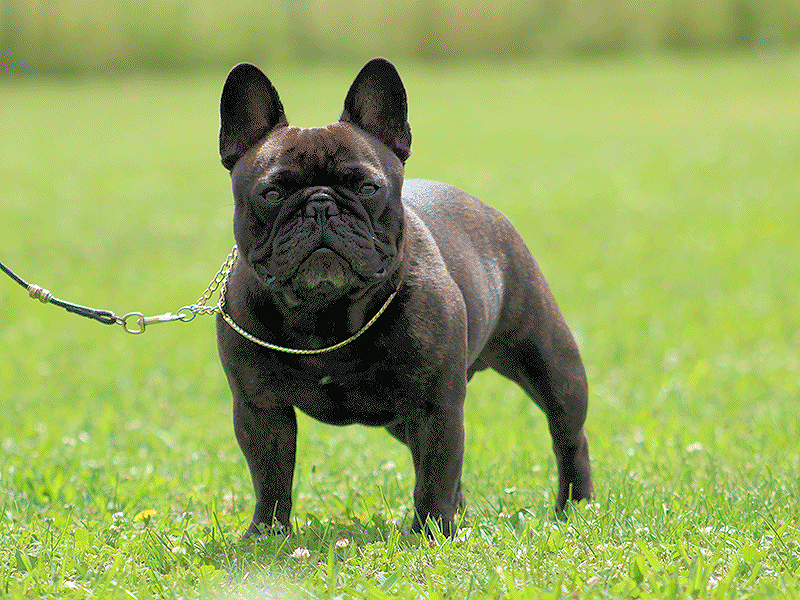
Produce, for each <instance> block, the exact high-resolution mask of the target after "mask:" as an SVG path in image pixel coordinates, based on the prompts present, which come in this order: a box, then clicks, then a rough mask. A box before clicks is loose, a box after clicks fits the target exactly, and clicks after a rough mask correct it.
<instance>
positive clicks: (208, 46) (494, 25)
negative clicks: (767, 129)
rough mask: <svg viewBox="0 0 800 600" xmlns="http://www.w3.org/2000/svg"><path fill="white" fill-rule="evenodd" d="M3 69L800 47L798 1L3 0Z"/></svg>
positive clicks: (137, 67)
mask: <svg viewBox="0 0 800 600" xmlns="http://www.w3.org/2000/svg"><path fill="white" fill-rule="evenodd" d="M2 1H3V4H2V5H0V72H2V73H3V74H5V75H12V76H13V75H26V74H36V73H64V74H80V73H86V72H104V71H116V72H131V71H134V72H135V71H176V70H186V69H203V68H208V67H219V66H223V65H224V66H229V65H231V64H233V63H235V62H237V61H240V60H250V61H259V62H262V63H267V62H277V61H309V60H314V61H316V60H336V59H348V58H364V57H367V56H372V55H384V56H388V57H398V56H408V57H416V58H419V59H423V60H440V59H449V58H473V57H503V56H511V57H521V56H536V55H597V54H610V53H623V52H637V51H655V50H662V49H670V50H680V51H687V52H697V51H704V50H720V49H753V50H756V51H766V52H774V51H781V50H783V49H786V48H790V47H796V46H798V45H800V0H639V1H638V2H634V1H631V0H462V1H458V0H349V1H345V0H294V1H292V0H274V1H273V2H271V3H270V2H266V3H265V2H257V1H256V0H237V1H235V2H230V1H227V2H225V1H220V0H140V1H139V2H131V1H130V0H108V1H106V2H99V1H97V0H2Z"/></svg>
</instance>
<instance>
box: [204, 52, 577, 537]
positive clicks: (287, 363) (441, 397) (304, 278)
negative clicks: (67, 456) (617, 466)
mask: <svg viewBox="0 0 800 600" xmlns="http://www.w3.org/2000/svg"><path fill="white" fill-rule="evenodd" d="M406 119H407V106H406V92H405V89H404V87H403V83H402V82H401V81H400V77H399V75H398V74H397V71H396V70H395V68H394V67H393V66H392V65H391V64H390V63H389V62H387V61H385V60H382V59H375V60H372V61H370V62H369V63H367V65H366V66H365V67H364V68H363V69H362V70H361V72H360V73H359V74H358V76H357V77H356V79H355V81H354V82H353V84H352V86H351V87H350V91H349V92H348V93H347V96H346V98H345V101H344V111H343V112H342V116H341V118H340V119H339V121H338V122H336V123H333V124H332V125H328V126H326V127H320V128H314V129H301V128H298V127H290V126H289V125H288V122H287V119H286V116H285V114H284V109H283V105H282V104H281V101H280V99H279V97H278V94H277V92H276V91H275V88H274V87H273V86H272V84H271V83H270V81H269V79H267V77H266V76H265V75H264V74H263V73H262V72H261V71H260V70H258V69H257V68H256V67H254V66H252V65H248V64H241V65H239V66H237V67H236V68H234V69H233V71H231V73H230V75H229V76H228V79H227V81H226V82H225V87H224V89H223V92H222V101H221V128H220V136H219V138H220V139H219V145H220V155H221V157H222V163H223V164H224V165H225V167H226V168H228V169H229V170H230V172H231V178H232V182H233V195H234V199H235V209H234V217H233V228H234V237H235V239H236V244H237V246H238V257H237V259H236V261H235V263H234V265H233V267H232V270H231V273H230V276H229V279H228V281H227V284H226V286H225V298H224V310H225V313H226V314H225V316H226V318H223V317H222V316H220V317H219V318H218V321H217V336H218V341H219V353H220V357H221V359H222V365H223V367H224V369H225V373H226V375H227V377H228V381H229V383H230V387H231V391H232V392H233V407H234V409H233V415H234V427H235V431H236V438H237V440H238V442H239V445H240V446H241V448H242V452H243V453H244V456H245V458H246V459H247V464H248V466H249V468H250V474H251V475H252V479H253V486H254V488H255V497H256V506H255V513H254V514H253V521H252V523H251V524H250V527H249V528H248V530H247V534H255V533H258V532H260V531H262V530H263V528H264V527H267V528H271V527H273V526H279V527H282V528H289V527H290V520H289V513H290V510H291V505H292V501H291V498H292V477H293V473H294V464H295V447H296V436H297V421H296V419H295V409H300V410H302V411H303V412H305V413H306V414H308V415H310V416H311V417H314V418H315V419H318V420H320V421H322V422H324V423H330V424H334V425H347V424H350V423H362V424H365V425H374V426H381V427H385V428H386V430H387V431H388V432H389V433H390V434H391V435H393V436H394V437H396V438H397V439H398V440H400V441H401V442H403V443H404V444H406V445H407V446H408V448H409V450H410V451H411V455H412V457H413V461H414V470H415V475H416V484H415V486H414V507H415V518H414V523H413V526H412V527H413V529H414V530H417V531H418V530H421V529H422V528H423V527H424V526H425V524H426V522H427V520H428V519H432V520H434V521H438V525H439V526H440V527H441V528H442V530H443V531H444V532H445V533H446V534H448V535H453V534H454V532H455V531H454V530H455V515H456V511H457V509H458V506H459V504H460V503H461V465H462V461H463V454H464V397H465V394H466V386H467V382H468V381H469V379H470V378H471V377H472V375H473V374H474V373H475V372H476V371H479V370H481V369H485V368H487V367H492V368H493V369H495V370H496V371H497V372H499V373H501V374H502V375H504V376H506V377H508V378H509V379H512V380H513V381H515V382H517V383H518V384H519V385H520V386H521V387H522V388H523V389H524V390H525V391H526V392H527V393H528V394H529V395H530V397H531V398H532V399H533V401H534V402H535V403H536V404H537V405H538V406H539V407H540V408H541V409H542V411H544V413H545V415H546V416H547V419H548V423H549V426H550V434H551V436H552V442H553V449H554V451H555V456H556V460H557V463H558V474H559V488H558V499H557V503H558V506H557V508H558V509H563V507H564V505H565V504H566V503H567V502H568V501H569V500H570V499H571V498H572V499H582V498H589V497H590V496H591V495H592V477H591V469H590V465H589V448H588V443H587V441H586V436H585V435H584V430H583V425H584V421H585V419H586V408H587V386H586V374H585V371H584V368H583V363H582V362H581V358H580V355H579V353H578V348H577V346H576V344H575V340H574V339H573V336H572V334H571V332H570V330H569V328H568V327H567V324H566V323H565V322H564V318H563V317H562V315H561V313H560V311H559V309H558V307H557V306H556V302H555V300H554V299H553V296H552V294H551V292H550V289H549V288H548V286H547V283H546V282H545V280H544V277H543V276H542V273H541V272H540V270H539V268H538V266H537V265H536V263H535V261H534V260H533V258H532V257H531V255H530V252H529V251H528V249H527V248H526V247H525V244H524V243H523V241H522V240H521V239H520V236H519V234H518V233H517V232H516V231H515V230H514V228H513V227H512V226H511V224H510V223H509V221H508V220H507V219H506V218H505V217H504V216H503V215H501V214H500V213H499V212H497V211H496V210H494V209H493V208H491V207H489V206H488V205H486V204H483V203H482V202H481V201H479V200H477V199H475V198H473V197H472V196H470V195H468V194H466V193H465V192H462V191H461V190H458V189H456V188H454V187H451V186H449V185H446V184H443V183H436V182H433V181H422V180H408V181H405V180H404V177H403V173H404V164H405V161H406V159H407V158H408V156H409V154H410V152H411V128H410V126H409V124H408V122H407V120H406ZM376 316H377V318H376ZM234 326H235V327H236V329H234ZM243 333H246V334H247V336H245V335H243ZM342 342H345V343H342ZM270 344H272V345H273V346H271V347H270V346H269V345H270ZM276 346H278V347H280V348H276ZM291 349H298V350H310V351H315V352H312V353H295V352H291V351H287V350H291ZM485 418H487V419H491V415H486V416H485Z"/></svg>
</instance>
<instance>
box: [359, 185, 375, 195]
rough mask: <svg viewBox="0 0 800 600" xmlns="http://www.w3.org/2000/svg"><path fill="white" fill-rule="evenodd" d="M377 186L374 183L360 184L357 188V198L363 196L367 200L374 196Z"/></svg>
mask: <svg viewBox="0 0 800 600" xmlns="http://www.w3.org/2000/svg"><path fill="white" fill-rule="evenodd" d="M378 189H379V188H378V186H377V185H375V184H374V183H362V184H361V187H360V188H358V194H359V196H364V197H365V198H368V197H370V196H374V195H375V194H376V193H377V192H378Z"/></svg>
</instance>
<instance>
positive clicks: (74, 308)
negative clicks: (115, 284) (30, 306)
mask: <svg viewBox="0 0 800 600" xmlns="http://www.w3.org/2000/svg"><path fill="white" fill-rule="evenodd" d="M0 270H2V271H3V273H5V274H6V275H8V276H9V277H11V279H13V280H14V281H16V282H17V283H18V284H20V285H21V286H22V287H24V288H25V289H26V290H28V294H29V295H30V297H31V298H36V299H37V300H40V301H41V302H43V303H44V304H47V303H48V302H49V303H50V304H55V305H56V306H60V307H61V308H63V309H64V310H67V311H69V312H71V313H73V314H76V315H80V316H81V317H87V318H89V319H94V320H95V321H99V322H100V323H103V324H104V325H114V324H115V323H117V322H118V321H119V319H118V318H117V315H115V314H114V312H113V311H110V310H97V309H95V308H89V307H88V306H81V305H80V304H73V303H72V302H67V301H65V300H60V299H59V298H56V297H55V296H53V294H52V293H50V290H46V289H44V288H43V287H40V286H38V285H35V284H29V283H28V282H27V281H25V280H24V279H22V277H20V276H19V275H17V274H16V273H14V271H12V270H11V269H9V268H8V267H7V266H5V265H4V264H3V263H2V262H0Z"/></svg>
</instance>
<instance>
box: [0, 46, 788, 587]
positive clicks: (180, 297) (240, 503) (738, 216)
mask: <svg viewBox="0 0 800 600" xmlns="http://www.w3.org/2000/svg"><path fill="white" fill-rule="evenodd" d="M397 66H398V68H399V70H400V72H401V75H402V76H403V78H404V81H405V83H406V86H407V89H408V94H409V103H410V121H411V125H412V128H413V132H414V143H413V151H414V152H413V155H412V157H411V158H410V159H409V161H408V167H407V175H408V176H409V177H428V178H433V179H438V180H443V181H447V182H449V183H453V184H456V185H458V186H460V187H462V188H463V189H465V190H467V191H469V192H471V193H473V194H475V195H477V196H479V197H480V198H482V199H484V200H486V201H487V202H489V203H491V204H493V205H495V206H497V207H498V208H500V209H501V210H503V211H504V212H506V213H507V214H508V215H509V216H510V217H511V219H512V220H513V221H514V223H515V224H516V225H517V227H518V228H519V229H520V231H521V232H522V233H523V236H524V237H525V238H526V240H527V242H528V244H529V246H530V248H531V250H532V252H533V254H534V256H536V257H537V259H538V260H539V262H540V264H541V266H542V268H543V270H544V272H545V275H546V276H547V278H548V280H549V282H550V284H551V287H552V288H553V291H554V293H555V296H556V298H557V300H558V301H559V304H560V306H561V308H562V310H563V312H564V313H565V315H566V316H567V319H568V321H569V323H570V324H571V326H572V327H573V329H574V331H575V333H576V335H577V337H578V338H579V342H580V346H581V349H582V353H583V356H584V360H585V362H586V366H587V371H588V374H589V379H590V403H591V404H590V411H589V419H588V422H587V433H588V436H589V440H590V444H591V450H592V455H593V459H594V462H593V469H594V473H595V484H596V490H597V498H596V502H594V503H591V504H589V505H588V506H581V507H578V508H577V509H576V511H575V512H574V513H573V514H572V515H571V516H570V518H569V519H568V520H567V521H563V522H562V521H558V520H555V519H554V518H553V516H552V505H553V493H554V482H555V469H554V461H553V457H552V453H551V450H550V443H549V436H548V433H547V427H546V423H545V420H544V418H543V416H542V415H541V414H540V413H539V412H538V409H536V408H535V407H534V406H533V405H532V403H531V402H530V401H529V400H528V399H527V398H526V397H525V396H524V395H523V394H522V393H521V392H520V391H519V390H518V389H517V388H516V387H514V386H513V385H512V384H510V383H508V382H506V381H505V380H503V379H501V378H499V377H497V376H494V375H492V374H481V375H479V376H476V378H475V380H474V381H473V382H472V384H471V387H470V392H469V397H468V407H467V436H468V439H467V457H466V461H465V465H464V486H465V490H466V497H467V505H468V512H467V515H466V516H465V518H464V521H463V531H462V535H461V537H460V538H459V540H457V541H456V542H454V543H450V542H445V543H440V544H429V543H428V542H427V541H426V540H421V539H419V538H417V537H414V536H410V535H408V534H407V531H408V527H409V526H410V522H411V493H412V486H413V473H412V467H411V464H410V463H411V461H410V457H409V456H408V455H407V451H406V450H405V449H404V448H403V447H401V446H400V445H399V444H398V443H396V442H395V441H393V440H392V439H390V437H389V436H388V435H387V434H386V433H385V432H384V431H383V430H370V429H367V428H359V427H352V428H344V429H341V428H333V427H327V426H324V425H320V424H317V423H316V422H313V421H311V420H310V419H307V418H304V417H303V418H301V419H300V438H299V447H298V462H297V471H296V477H295V481H296V483H295V496H296V498H295V510H294V517H295V519H296V523H295V531H296V533H295V535H293V536H292V537H290V538H288V539H285V538H276V537H273V538H269V539H265V540H262V541H259V542H258V543H255V544H254V543H242V542H240V541H239V535H240V533H241V532H242V531H243V530H244V528H245V527H246V525H247V523H248V522H249V518H250V516H251V511H252V504H253V498H252V491H251V486H250V480H249V476H248V474H247V471H246V466H245V463H244V460H243V458H242V456H241V454H240V453H239V450H238V447H237V446H236V442H235V440H234V437H233V430H232V425H231V416H230V414H231V410H230V397H229V391H228V388H227V384H226V382H225V379H224V375H223V374H222V371H221V369H220V367H219V365H218V360H217V355H216V346H215V340H214V334H213V322H212V320H211V319H208V318H205V319H203V318H200V317H198V319H197V320H195V321H194V322H192V323H189V324H183V323H178V324H169V325H166V324H164V325H153V326H152V327H150V328H148V329H147V331H146V332H145V334H144V335H141V336H138V337H134V336H130V335H128V334H126V333H125V332H124V331H122V329H121V328H119V327H106V326H103V325H101V324H98V323H94V322H90V321H86V320H83V319H80V318H78V317H75V316H72V315H69V314H67V313H65V312H64V311H61V310H60V309H57V308H55V307H52V306H43V305H41V304H39V303H38V302H36V303H34V302H32V301H31V300H30V299H28V298H27V296H26V294H25V292H24V291H23V290H22V289H21V288H19V287H17V286H16V285H15V284H14V283H13V282H11V280H10V279H5V278H3V279H0V306H2V313H1V314H2V316H1V317H0V344H1V346H0V348H2V350H0V407H1V408H2V410H3V411H4V413H5V415H6V416H5V418H4V419H2V420H0V441H2V454H1V455H0V508H2V511H3V512H2V519H0V597H8V598H45V597H59V598H61V597H74V598H83V597H98V598H138V599H142V598H184V597H189V598H195V597H203V598H207V597H212V598H213V597H219V598H230V597H243V598H249V597H265V596H266V597H273V596H274V597H276V598H283V597H325V598H327V597H354V598H360V597H364V598H416V597H422V598H467V597H473V598H484V597H486V598H497V597H508V598H531V597H543V598H555V597H598V598H600V597H602V598H606V597H611V598H617V597H620V598H626V597H642V598H648V597H652V598H664V597H673V596H676V597H699V598H717V597H720V598H721V597H731V598H745V597H753V598H760V597H768V596H769V597H798V595H799V593H798V591H797V590H798V588H800V580H798V576H797V574H796V571H797V569H798V567H800V520H799V519H798V501H799V500H800V483H798V473H800V442H799V441H798V440H800V403H799V402H798V400H800V301H798V299H799V298H800V201H799V200H800V176H799V174H800V127H798V124H799V123H800V109H798V107H800V58H798V57H796V56H790V57H772V58H770V57H761V58H736V57H716V58H707V59H691V60H690V59H679V58H664V57H661V58H658V57H652V58H647V59H640V60H627V61H619V62H608V63H603V62H586V63H555V62H548V63H536V62H531V63H512V64H505V63H504V64H474V63H470V64H449V65H440V66H435V67H434V66H422V65H415V64H404V63H402V62H400V63H398V65H397ZM359 67H360V65H359V64H348V65H340V66H336V67H326V68H308V67H291V68H289V67H273V68H271V69H270V68H269V67H268V66H267V65H264V69H265V71H267V73H268V74H269V75H270V76H271V78H272V79H273V82H274V83H275V84H276V86H277V88H278V90H279V92H280V94H281V97H282V100H283V103H284V106H285V107H286V110H287V113H288V116H289V120H290V122H292V123H294V124H297V125H303V126H314V125H322V124H326V123H328V122H330V121H332V120H334V119H336V118H337V117H338V115H339V113H340V111H341V105H342V101H343V99H344V94H345V92H346V91H347V87H348V86H349V84H350V82H351V81H352V78H353V76H354V75H355V73H356V72H357V70H358V68H359ZM224 76H225V73H224V72H220V73H215V74H213V75H208V76H202V77H200V76H195V77H187V78H184V79H169V78H163V79H160V78H149V79H107V80H104V79H96V80H88V81H87V80H80V81H76V82H57V81H47V80H30V81H22V82H13V83H10V82H2V81H0V182H1V183H0V260H2V261H3V262H5V263H7V264H8V265H10V266H12V267H13V268H15V269H16V270H18V271H19V273H20V274H21V275H22V276H23V277H26V278H27V279H29V280H32V281H34V282H36V283H39V284H40V285H43V286H44V287H47V288H49V289H51V290H52V291H53V293H54V294H56V295H57V296H59V297H62V298H66V299H69V300H72V301H75V302H80V303H83V304H88V305H91V306H97V307H99V308H110V309H113V310H115V311H116V312H117V313H119V314H123V313H126V312H129V311H135V310H139V311H142V312H144V313H146V314H156V313H163V312H166V311H176V310H177V309H178V308H180V307H181V306H183V305H185V304H189V303H191V302H194V301H195V300H196V298H197V297H198V296H199V295H200V293H201V292H202V291H203V290H204V289H205V286H206V284H207V283H208V281H209V280H210V279H211V277H212V276H213V275H214V273H215V272H216V270H217V268H218V267H219V264H220V263H221V262H222V261H223V260H224V258H225V256H226V255H227V253H228V251H229V250H230V247H231V245H232V244H233V240H232V235H231V227H230V218H231V215H232V200H231V195H230V190H229V178H228V175H227V173H226V172H225V170H224V169H223V168H222V167H221V166H220V164H219V160H218V156H217V147H216V136H217V127H218V114H217V108H218V102H219V92H220V90H221V86H222V82H223V80H224ZM303 549H307V550H308V552H307V553H306V552H305V551H304V550H303Z"/></svg>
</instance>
